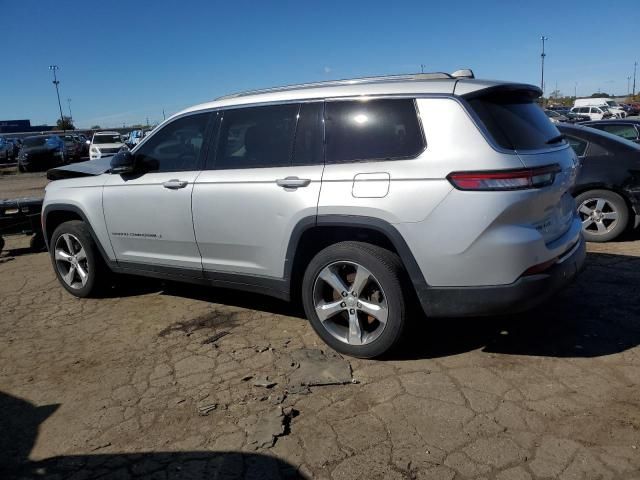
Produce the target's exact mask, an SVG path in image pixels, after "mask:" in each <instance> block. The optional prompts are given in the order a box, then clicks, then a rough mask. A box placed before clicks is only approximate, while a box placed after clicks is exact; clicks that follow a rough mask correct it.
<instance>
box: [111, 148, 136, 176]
mask: <svg viewBox="0 0 640 480" xmlns="http://www.w3.org/2000/svg"><path fill="white" fill-rule="evenodd" d="M110 165H111V173H115V174H122V173H131V172H133V170H134V169H135V158H134V156H133V155H131V152H130V151H129V150H122V151H120V152H118V153H116V154H115V155H114V156H113V158H111V164H110Z"/></svg>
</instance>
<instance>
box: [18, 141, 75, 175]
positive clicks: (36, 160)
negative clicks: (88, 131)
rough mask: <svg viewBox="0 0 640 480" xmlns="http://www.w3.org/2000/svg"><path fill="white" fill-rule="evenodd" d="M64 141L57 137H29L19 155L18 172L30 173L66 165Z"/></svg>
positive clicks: (23, 143)
mask: <svg viewBox="0 0 640 480" xmlns="http://www.w3.org/2000/svg"><path fill="white" fill-rule="evenodd" d="M64 149H65V147H64V141H63V140H62V139H61V138H60V137H59V136H57V135H37V136H33V137H27V138H25V139H24V140H23V142H22V148H21V149H20V153H19V154H18V170H20V171H21V172H29V171H36V170H47V169H49V168H52V167H57V166H59V165H64V164H65V163H66V162H65V157H64Z"/></svg>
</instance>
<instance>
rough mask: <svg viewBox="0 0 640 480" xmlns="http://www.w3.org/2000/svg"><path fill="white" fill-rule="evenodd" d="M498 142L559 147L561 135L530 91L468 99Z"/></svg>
mask: <svg viewBox="0 0 640 480" xmlns="http://www.w3.org/2000/svg"><path fill="white" fill-rule="evenodd" d="M468 102H469V105H470V106H471V109H472V110H473V111H474V112H475V113H476V115H477V116H478V117H479V118H480V120H481V121H482V123H483V124H484V126H485V127H486V129H487V130H488V131H489V133H490V135H491V136H492V137H493V139H494V141H495V142H496V143H497V144H498V145H499V146H500V147H502V148H505V149H507V150H538V149H544V148H549V147H556V146H558V145H560V144H561V142H562V141H561V140H560V141H556V142H554V143H552V144H550V143H549V141H550V140H552V139H557V138H558V136H559V135H560V132H558V129H557V128H556V127H555V126H554V125H553V123H551V122H550V121H549V119H548V118H547V116H546V115H545V113H544V111H543V110H542V108H540V107H539V106H538V105H537V104H536V103H535V101H534V99H533V98H532V96H531V95H529V94H528V92H495V93H491V94H488V95H481V96H477V97H472V98H469V99H468Z"/></svg>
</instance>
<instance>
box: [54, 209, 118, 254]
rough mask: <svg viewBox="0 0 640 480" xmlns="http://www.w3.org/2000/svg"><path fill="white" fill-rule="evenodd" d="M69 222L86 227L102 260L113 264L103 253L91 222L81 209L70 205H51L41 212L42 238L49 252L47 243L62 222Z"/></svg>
mask: <svg viewBox="0 0 640 480" xmlns="http://www.w3.org/2000/svg"><path fill="white" fill-rule="evenodd" d="M71 220H80V221H82V222H84V223H85V224H86V225H87V228H88V229H89V233H90V234H91V238H92V239H93V241H94V242H95V244H96V245H97V246H98V250H99V251H100V255H101V256H102V259H103V260H104V261H105V263H106V264H107V265H111V264H112V263H113V262H112V261H111V260H110V259H109V257H108V256H107V253H106V252H105V251H104V249H103V247H102V244H101V243H100V241H99V240H98V237H97V235H96V233H95V232H94V230H93V227H92V226H91V222H89V219H88V218H87V215H86V214H85V213H84V212H83V211H82V209H81V208H80V207H78V206H76V205H70V204H52V205H47V206H46V207H45V208H44V209H43V210H42V234H43V236H44V242H45V245H46V246H47V250H49V241H50V240H51V236H52V235H53V232H54V231H55V229H56V228H58V226H59V225H61V224H62V223H64V222H68V221H71Z"/></svg>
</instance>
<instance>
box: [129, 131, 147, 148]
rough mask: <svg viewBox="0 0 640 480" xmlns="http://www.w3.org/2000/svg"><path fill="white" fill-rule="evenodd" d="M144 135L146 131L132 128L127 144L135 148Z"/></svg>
mask: <svg viewBox="0 0 640 480" xmlns="http://www.w3.org/2000/svg"><path fill="white" fill-rule="evenodd" d="M143 137H144V133H143V131H142V130H131V132H130V133H129V139H128V142H127V144H128V145H129V146H130V147H131V148H133V147H135V146H136V145H137V144H138V143H140V140H142V138H143Z"/></svg>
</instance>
